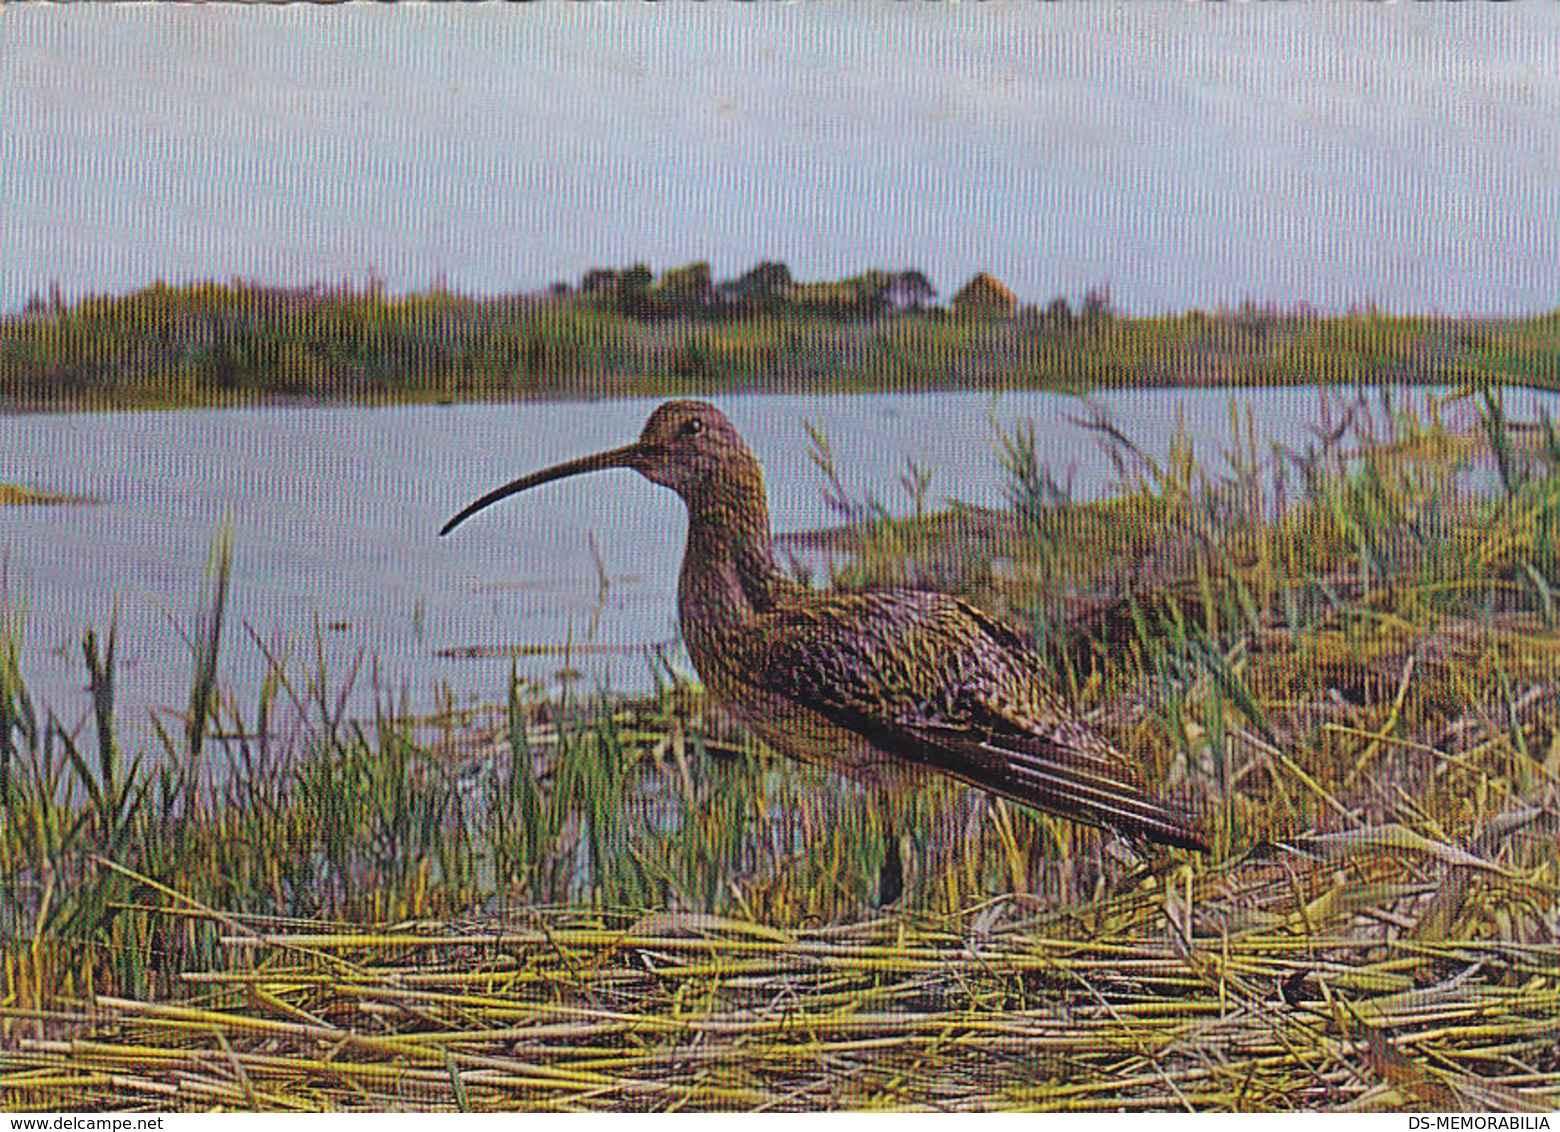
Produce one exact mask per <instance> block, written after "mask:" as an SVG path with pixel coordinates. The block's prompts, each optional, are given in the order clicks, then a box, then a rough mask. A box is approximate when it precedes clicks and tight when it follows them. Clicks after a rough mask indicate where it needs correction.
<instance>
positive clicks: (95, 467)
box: [0, 388, 1555, 726]
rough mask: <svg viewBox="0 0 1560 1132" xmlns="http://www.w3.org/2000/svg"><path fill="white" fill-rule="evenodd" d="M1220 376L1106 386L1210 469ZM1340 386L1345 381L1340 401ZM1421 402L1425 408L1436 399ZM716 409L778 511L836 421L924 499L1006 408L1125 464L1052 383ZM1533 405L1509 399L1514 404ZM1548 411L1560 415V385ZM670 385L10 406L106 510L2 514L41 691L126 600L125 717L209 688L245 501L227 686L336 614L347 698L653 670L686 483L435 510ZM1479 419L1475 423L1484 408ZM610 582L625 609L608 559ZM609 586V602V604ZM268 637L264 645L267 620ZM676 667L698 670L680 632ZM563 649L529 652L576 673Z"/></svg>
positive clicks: (1294, 395) (18, 427) (852, 466)
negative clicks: (914, 468)
mask: <svg viewBox="0 0 1560 1132" xmlns="http://www.w3.org/2000/svg"><path fill="white" fill-rule="evenodd" d="M1231 396H1232V395H1231V393H1230V392H1229V391H1227V390H1162V391H1152V392H1135V393H1114V394H1103V395H1098V396H1095V397H1094V398H1092V402H1093V403H1094V404H1097V405H1098V406H1100V407H1101V408H1103V409H1105V410H1106V411H1108V412H1109V413H1110V414H1111V415H1112V417H1113V419H1114V420H1115V421H1116V422H1117V423H1118V424H1119V425H1120V426H1121V427H1122V428H1123V430H1124V431H1125V432H1126V433H1128V434H1129V435H1130V436H1131V437H1132V438H1133V439H1134V440H1135V441H1137V442H1138V443H1139V444H1140V445H1141V446H1143V447H1144V448H1145V449H1146V450H1148V451H1150V452H1155V453H1158V452H1163V451H1164V449H1165V448H1166V445H1167V442H1168V439H1169V437H1170V435H1171V434H1172V432H1173V431H1174V429H1175V427H1176V423H1177V421H1178V420H1179V421H1181V422H1182V423H1183V424H1184V426H1185V428H1186V430H1187V431H1188V433H1189V434H1190V435H1191V436H1193V437H1194V438H1195V439H1196V443H1197V445H1198V448H1199V451H1201V452H1203V453H1204V460H1205V462H1206V463H1207V464H1208V465H1209V466H1211V467H1217V466H1218V453H1219V452H1220V451H1222V450H1223V449H1225V448H1226V447H1227V446H1228V444H1229V441H1230V404H1231ZM1335 396H1336V395H1335ZM1234 397H1235V400H1236V402H1237V403H1238V404H1240V405H1241V406H1243V407H1244V406H1248V405H1249V406H1250V409H1251V412H1252V414H1253V417H1254V420H1255V424H1256V428H1257V432H1258V434H1259V436H1263V437H1267V438H1270V439H1272V440H1275V441H1277V442H1279V443H1282V444H1286V445H1290V446H1302V447H1303V446H1304V445H1305V443H1306V442H1307V440H1308V439H1310V437H1311V435H1312V433H1311V429H1312V427H1313V426H1314V425H1315V424H1316V423H1317V422H1318V420H1319V419H1320V410H1319V406H1320V395H1319V393H1318V391H1316V390H1315V389H1310V388H1295V389H1287V388H1286V389H1263V390H1243V391H1240V392H1238V393H1236V394H1235V395H1234ZM1407 397H1408V398H1409V399H1410V400H1412V401H1414V402H1416V403H1420V402H1422V400H1423V397H1424V394H1423V393H1422V392H1419V393H1411V394H1408V395H1407ZM715 400H716V401H717V403H718V404H719V405H720V407H721V408H722V409H724V410H725V411H726V412H727V413H728V414H729V415H730V416H731V418H732V420H733V421H734V423H735V424H736V426H737V428H738V429H739V430H740V431H741V432H742V434H743V435H744V436H745V437H746V438H747V439H748V441H749V443H750V444H751V446H752V447H753V449H754V451H755V452H756V453H757V455H758V457H759V459H760V460H761V461H762V463H763V465H764V469H765V473H766V476H767V479H768V483H769V491H770V498H771V504H772V510H773V518H774V521H775V525H776V527H777V528H778V529H780V530H798V529H806V528H809V527H815V526H819V525H824V524H827V523H830V522H832V521H833V518H832V516H831V515H830V514H829V513H828V511H827V510H826V508H825V507H824V504H823V496H822V490H821V477H820V476H819V474H818V472H817V470H816V469H815V468H814V467H813V465H812V464H811V462H810V461H809V460H808V457H807V437H806V432H805V429H804V422H813V423H814V424H818V425H821V426H823V427H824V428H825V429H826V430H827V432H828V435H829V438H830V442H831V444H832V447H833V450H834V455H835V459H836V462H837V464H838V466H839V467H840V468H841V469H842V471H844V473H845V476H846V480H847V483H848V484H849V486H851V487H852V489H854V490H856V491H867V490H870V491H873V492H876V493H877V494H878V495H879V496H880V497H882V498H884V499H885V500H888V501H890V502H891V503H894V504H897V505H900V506H901V507H904V506H907V505H908V504H907V498H906V496H905V494H904V492H903V490H902V489H901V488H900V487H899V484H898V481H899V476H900V474H901V472H902V471H903V470H904V467H905V461H906V460H907V458H908V459H914V460H915V461H917V462H918V463H919V464H921V465H923V466H925V467H928V468H932V469H935V477H934V479H933V481H932V488H931V495H932V497H933V498H946V497H953V498H959V499H963V500H967V501H969V502H972V503H980V504H991V505H995V504H998V503H1000V502H1001V498H1002V494H1001V492H1002V475H1001V471H1000V468H999V465H998V461H997V457H996V444H995V433H994V430H993V426H992V421H993V420H995V421H999V422H1001V423H1002V425H1003V426H1004V427H1006V428H1011V427H1012V426H1013V424H1014V422H1016V421H1018V420H1021V419H1025V418H1030V419H1033V420H1034V421H1035V422H1036V426H1037V429H1038V434H1039V445H1038V446H1039V449H1040V453H1041V455H1042V457H1043V458H1044V459H1045V460H1047V461H1048V462H1049V463H1050V465H1051V467H1052V468H1053V470H1054V471H1055V472H1056V473H1057V475H1058V476H1059V477H1065V476H1067V475H1068V474H1071V476H1072V480H1073V485H1074V490H1075V492H1076V493H1077V494H1078V495H1080V496H1091V495H1094V496H1097V495H1101V494H1106V493H1108V492H1109V490H1110V488H1111V483H1112V474H1113V473H1112V471H1111V468H1110V465H1109V462H1108V461H1107V460H1106V459H1105V457H1104V455H1103V454H1102V452H1101V451H1100V450H1099V448H1098V447H1097V445H1096V444H1095V443H1094V441H1093V439H1092V438H1091V436H1090V434H1088V433H1087V432H1085V431H1084V430H1082V429H1080V428H1079V427H1078V426H1077V425H1075V424H1072V423H1070V422H1069V421H1068V419H1067V418H1068V417H1069V416H1077V415H1080V414H1082V413H1084V412H1085V408H1084V405H1083V403H1082V402H1080V401H1079V400H1077V399H1075V398H1071V397H1065V396H1060V395H1055V394H1040V393H1033V394H1005V395H1003V396H1002V397H1001V398H1000V399H995V400H994V399H993V398H992V397H990V396H989V395H983V394H934V395H918V396H864V397H829V398H810V397H726V398H716V399H715ZM1537 403H1538V398H1537V397H1535V396H1533V395H1527V394H1513V395H1511V397H1510V398H1509V401H1508V408H1509V411H1510V412H1511V414H1512V415H1513V416H1514V417H1518V418H1521V417H1527V416H1531V415H1533V414H1534V413H1535V412H1536V409H1535V405H1536V404H1537ZM1549 404H1550V411H1551V412H1552V413H1553V412H1555V406H1554V405H1553V403H1552V399H1551V401H1550V402H1549ZM652 407H653V403H652V402H642V401H619V402H606V403H594V404H567V405H494V406H486V405H483V406H475V405H468V406H457V407H423V406H416V407H396V408H381V409H365V408H342V407H330V408H297V409H275V410H232V411H175V412H149V413H103V414H90V415H61V416H29V417H8V418H0V481H12V482H21V483H24V484H28V485H31V486H35V487H40V488H44V489H46V490H50V491H55V492H64V493H70V494H73V495H81V496H87V497H90V498H92V499H94V500H97V502H94V503H90V504H85V505H78V506H62V507H11V508H0V554H3V556H4V561H5V574H6V592H7V595H8V597H7V600H8V602H9V604H10V605H11V607H12V608H13V610H14V609H16V608H18V607H21V608H23V609H24V610H25V630H24V639H23V650H22V652H23V666H24V676H25V677H26V679H27V681H28V684H29V686H30V688H31V689H32V691H33V694H34V697H35V699H37V700H41V701H43V702H45V703H48V704H50V705H52V706H53V707H54V709H55V710H56V711H57V712H58V714H59V715H60V716H61V718H62V719H63V720H65V721H66V722H67V723H74V722H75V721H76V720H78V719H80V718H81V717H82V715H83V714H84V712H85V707H86V701H85V696H84V693H83V685H84V683H85V676H84V669H83V667H82V664H81V645H80V642H81V636H82V633H83V630H84V629H85V628H86V627H87V626H88V625H91V626H95V627H97V628H98V630H99V632H100V633H101V632H102V631H103V630H104V629H105V628H106V626H107V625H108V623H109V621H110V618H111V617H112V616H113V611H114V610H115V608H116V607H117V609H118V617H119V626H120V645H119V662H120V677H121V690H120V694H119V706H120V714H121V717H122V718H123V719H124V720H125V722H126V723H127V724H130V725H132V726H134V725H135V724H136V722H137V721H142V722H144V720H145V718H146V713H147V711H148V710H149V709H157V708H168V707H172V708H177V707H180V706H182V704H183V703H184V701H185V698H186V697H187V695H188V688H189V684H190V671H191V664H192V661H191V653H190V649H189V647H188V646H187V644H186V643H185V640H184V635H185V634H193V631H194V626H195V622H196V611H197V608H198V604H199V595H200V592H201V587H202V584H203V571H204V564H205V561H206V558H207V553H208V549H209V547H210V544H211V540H212V536H213V533H214V532H215V531H216V530H217V528H218V526H219V524H221V523H222V522H223V521H224V519H227V518H230V519H231V522H232V527H233V535H234V548H235V558H234V579H233V591H232V595H231V604H230V615H229V621H228V628H227V633H226V635H225V645H224V649H225V651H224V654H223V666H222V677H223V682H224V685H225V686H226V687H227V688H228V690H229V691H231V692H232V693H233V694H234V695H235V696H236V697H237V699H238V701H239V702H240V703H241V704H247V705H253V704H254V702H255V699H256V696H257V694H258V690H259V685H260V676H261V674H262V672H263V670H264V665H265V661H264V653H263V652H262V650H261V649H260V648H259V647H258V646H257V645H256V644H255V642H254V639H253V637H258V638H260V639H261V640H263V641H265V642H266V643H267V645H268V646H269V647H271V648H272V650H273V652H276V653H279V654H285V655H289V656H290V657H291V663H292V667H293V670H294V673H295V679H297V680H298V681H299V689H300V691H302V690H303V687H304V685H303V683H302V680H303V673H304V671H305V667H306V665H305V662H306V661H307V662H310V663H312V661H313V658H314V649H315V640H316V633H315V625H316V623H318V625H319V626H320V636H321V639H322V641H323V647H324V651H325V661H326V668H327V670H329V671H331V672H333V673H335V674H337V675H338V676H339V675H340V674H343V673H344V672H346V671H347V670H348V668H350V666H351V664H352V661H353V659H354V657H356V656H358V655H359V654H360V653H361V654H362V655H363V657H364V665H363V673H364V676H363V678H362V680H361V681H360V686H359V691H358V695H357V697H356V699H355V700H354V704H355V705H356V707H357V708H359V709H360V710H361V709H366V707H367V706H368V704H369V703H370V685H369V680H368V673H369V672H370V670H371V669H370V658H377V662H378V672H379V681H380V684H381V686H383V687H385V688H389V689H394V690H397V691H399V690H400V689H402V688H405V689H406V691H407V692H408V693H409V695H410V697H411V700H412V703H413V704H414V705H418V706H424V707H426V706H431V705H432V704H433V703H434V701H435V698H436V690H437V689H440V688H444V687H447V688H448V689H449V690H450V691H451V692H453V693H454V694H455V696H456V697H457V698H471V697H475V698H480V699H493V698H496V697H499V696H501V695H502V689H503V687H504V680H505V676H506V674H507V671H508V668H509V663H510V662H509V660H508V658H507V656H506V655H503V653H504V650H508V649H510V648H512V647H514V646H528V645H545V644H557V643H560V642H565V641H573V642H575V643H577V644H578V645H581V646H585V647H584V648H582V649H581V650H580V651H579V652H578V653H577V654H576V655H574V656H573V657H572V659H571V661H570V663H572V665H573V666H574V667H576V668H578V669H581V670H583V671H584V672H585V673H586V674H587V677H586V678H587V680H589V681H594V680H596V679H598V678H601V677H605V678H607V679H609V680H610V681H611V683H612V685H613V686H614V687H617V688H634V687H643V686H647V685H648V682H649V667H648V663H649V662H648V661H647V659H646V647H647V646H649V645H653V644H657V643H667V644H671V643H672V642H673V641H674V638H675V635H676V618H675V611H674V608H673V603H674V594H675V589H676V572H677V566H678V561H679V558H680V555H681V552H682V542H683V532H684V525H685V524H684V514H683V510H682V506H681V504H680V502H679V501H678V500H677V499H676V497H675V496H673V495H672V494H671V493H670V492H668V491H666V490H664V489H662V488H658V487H656V486H654V485H652V484H650V483H648V482H647V481H645V480H643V479H641V478H640V477H638V476H636V475H634V474H633V473H631V472H608V473H602V474H599V475H596V476H590V477H585V478H581V479H576V480H571V481H565V482H562V483H558V484H554V485H550V486H548V487H546V488H543V489H539V490H538V491H536V492H534V493H532V494H530V495H527V496H523V497H519V498H517V499H514V500H511V501H509V502H506V503H505V504H502V505H500V506H498V507H495V508H493V509H492V510H489V511H487V512H484V513H483V514H482V515H480V516H478V517H477V518H476V519H474V520H472V521H470V522H469V523H467V524H466V525H465V526H463V527H462V528H460V529H459V530H458V531H457V532H455V533H454V534H453V535H451V536H450V537H448V538H443V539H441V538H439V537H438V536H437V531H438V528H439V526H440V525H441V524H442V523H443V521H444V520H445V519H447V518H448V517H449V516H450V515H451V514H452V513H453V512H455V511H456V510H457V509H459V508H460V507H461V506H463V505H464V504H465V503H466V502H468V501H469V500H470V499H472V498H474V497H475V496H476V495H479V494H481V493H483V492H485V491H487V490H489V489H490V488H492V487H495V486H497V485H499V484H500V483H503V482H506V481H508V480H509V479H512V478H514V477H515V476H517V475H519V474H521V473H523V472H526V471H530V470H534V469H536V468H539V467H542V466H545V465H547V464H551V463H554V462H556V461H560V460H564V459H569V458H572V457H575V456H579V455H582V454H585V453H588V452H593V451H596V450H598V449H601V448H605V447H611V446H616V445H619V444H622V443H625V442H627V441H629V440H631V439H633V438H634V437H635V436H636V435H637V434H638V431H639V428H640V426H641V424H642V423H643V421H644V418H645V417H646V416H647V415H648V413H649V411H650V409H651V408H652ZM1470 415H1471V414H1470ZM592 539H594V542H595V546H596V548H597V550H598V552H599V556H600V561H601V563H602V566H603V568H604V569H605V571H606V573H607V575H608V577H609V585H608V587H607V591H606V600H605V602H604V604H601V603H599V602H598V598H599V596H600V591H601V587H600V582H599V577H598V573H597V568H596V565H595V561H594V559H593V557H592V552H591V541H592ZM598 604H600V609H599V611H598V609H597V607H598ZM251 634H253V637H252V636H251ZM670 655H671V657H672V659H673V661H674V663H676V664H679V665H682V666H686V661H685V660H683V659H681V656H680V654H679V653H677V652H676V651H675V650H673V651H672V653H671V654H670ZM564 666H565V660H564V658H563V657H561V656H558V655H547V656H539V657H531V658H527V660H526V661H525V662H524V664H523V671H524V673H525V674H526V675H528V676H531V677H532V678H534V679H537V680H542V681H552V680H556V678H557V673H558V672H559V670H560V669H561V668H563V667H564Z"/></svg>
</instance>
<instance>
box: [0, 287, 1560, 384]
mask: <svg viewBox="0 0 1560 1132" xmlns="http://www.w3.org/2000/svg"><path fill="white" fill-rule="evenodd" d="M936 300H937V292H936V290H935V289H934V288H933V287H932V285H931V284H930V282H929V281H928V280H927V279H926V277H925V276H924V275H923V274H922V273H921V272H919V271H914V270H907V271H870V272H866V273H864V274H862V275H858V276H854V277H852V278H849V279H844V280H839V281H835V282H823V283H797V282H796V281H794V280H793V279H792V278H791V274H790V272H789V271H788V270H787V268H786V267H785V265H784V264H780V263H763V264H759V265H758V266H757V267H755V268H753V270H751V271H749V272H747V273H746V274H744V275H742V276H740V277H739V278H736V279H732V280H728V281H722V282H716V281H714V280H713V279H712V278H711V275H710V271H709V267H708V265H707V264H703V263H696V264H691V265H689V266H687V267H681V268H674V269H671V270H668V271H666V272H664V273H662V274H661V275H660V276H659V277H656V276H655V275H654V274H653V273H651V272H650V270H649V269H648V268H646V267H644V266H643V265H639V266H633V267H629V268H626V269H621V270H616V269H610V270H609V269H597V270H593V271H591V272H589V273H587V274H586V275H585V276H584V277H583V278H582V279H581V280H580V281H579V283H578V284H577V285H576V284H561V283H560V284H555V285H554V286H553V287H552V288H550V289H549V290H547V291H546V292H544V293H541V294H532V295H512V296H500V297H493V298H474V297H468V296H464V295H459V294H454V293H451V292H449V291H447V290H444V289H442V288H435V289H433V290H431V291H429V292H426V293H419V294H412V295H405V296H394V295H388V294H386V293H384V291H383V289H382V288H381V287H380V286H378V285H377V284H375V283H369V284H367V285H364V286H360V287H339V288H321V287H310V288H276V287H265V286H261V285H258V284H255V283H250V282H245V281H241V280H240V281H233V282H230V283H200V284H193V285H189V286H180V287H171V286H166V285H163V284H158V285H156V286H152V287H149V288H147V289H145V290H142V291H138V292H136V293H134V294H131V295H123V296H98V297H91V298H87V299H82V300H79V301H73V302H66V301H64V300H63V299H62V298H61V297H60V296H59V295H58V294H57V293H56V294H54V295H51V296H48V297H42V296H40V297H37V298H35V299H33V300H32V301H31V302H29V303H28V304H27V306H26V307H25V308H24V309H23V310H22V311H21V312H19V313H16V314H12V315H9V316H6V317H4V318H0V398H3V402H4V404H5V405H8V406H10V407H12V408H27V407H36V408H59V407H71V406H84V407H92V406H99V407H112V406H122V405H155V404H219V403H232V402H239V401H255V400H260V401H263V400H274V399H293V398H303V399H319V400H357V401H363V400H368V401H398V400H455V399H465V398H500V399H513V398H532V397H596V396H614V395H635V394H644V395H652V394H667V393H673V392H679V391H687V390H703V391H708V392H716V391H726V392H738V391H855V390H882V389H917V390H919V389H963V388H982V389H986V388H993V389H1000V388H1037V387H1038V388H1058V389H1083V388H1090V387H1096V386H1121V385H1212V384H1267V383H1295V382H1358V381H1366V382H1377V381H1400V382H1431V381H1435V382H1442V381H1444V382H1457V381H1464V380H1470V379H1479V378H1494V379H1499V380H1507V381H1515V382H1521V383H1525V384H1530V385H1540V386H1548V387H1556V386H1557V385H1560V314H1551V315H1547V316H1542V317H1536V318H1523V319H1481V320H1457V319H1447V318H1440V317H1396V316H1386V315H1382V314H1379V313H1377V312H1375V311H1373V310H1369V309H1366V310H1362V311H1356V312H1351V313H1349V314H1345V315H1328V316H1323V315H1319V314H1317V313H1315V312H1313V311H1311V310H1309V309H1308V308H1306V307H1305V306H1304V304H1300V305H1297V306H1295V307H1291V308H1278V307H1274V306H1258V305H1255V304H1251V303H1247V304H1245V305H1243V306H1241V307H1239V308H1237V309H1233V310H1220V311H1215V312H1203V311H1192V312H1188V313H1185V314H1180V315H1171V316H1156V317H1150V318H1133V317H1126V316H1123V315H1121V314H1119V313H1118V312H1117V311H1116V310H1115V309H1114V307H1113V305H1112V303H1111V300H1110V295H1109V292H1108V290H1106V289H1105V288H1103V287H1102V288H1096V289H1094V290H1091V291H1089V292H1088V293H1087V294H1085V295H1084V296H1083V297H1082V299H1081V301H1080V302H1078V304H1077V305H1076V306H1074V304H1073V303H1072V302H1071V301H1070V300H1068V299H1067V298H1062V297H1059V298H1055V299H1053V300H1051V301H1050V302H1049V303H1047V304H1045V305H1043V306H1036V305H1023V304H1021V303H1019V301H1018V300H1017V299H1016V298H1015V297H1014V296H1013V294H1012V292H1011V291H1009V290H1008V289H1007V288H1006V287H1005V286H1003V284H1002V283H1000V282H999V281H997V280H995V279H993V278H992V277H991V276H989V275H986V274H981V275H977V276H976V277H975V278H974V279H972V280H970V282H969V283H968V284H966V285H965V286H964V287H963V288H961V289H960V290H959V291H958V292H957V293H955V294H954V295H953V296H952V298H951V300H950V301H949V303H948V304H947V305H946V306H941V305H938V304H937V302H936Z"/></svg>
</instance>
